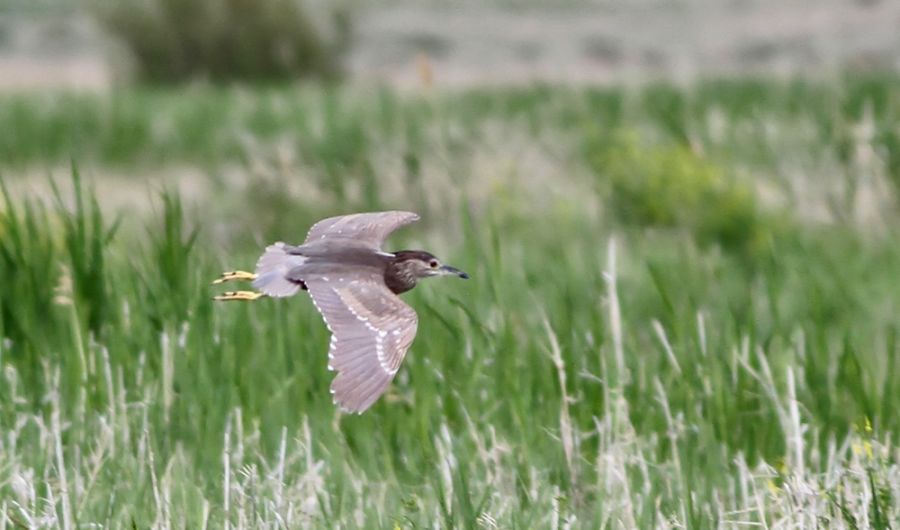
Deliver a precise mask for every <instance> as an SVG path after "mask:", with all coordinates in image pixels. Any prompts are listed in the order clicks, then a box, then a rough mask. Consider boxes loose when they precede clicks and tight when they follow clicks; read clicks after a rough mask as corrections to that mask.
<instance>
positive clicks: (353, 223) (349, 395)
mask: <svg viewBox="0 0 900 530" xmlns="http://www.w3.org/2000/svg"><path fill="white" fill-rule="evenodd" d="M418 220H419V216H418V215H417V214H415V213H413V212H404V211H385V212H368V213H355V214H350V215H342V216H337V217H329V218H327V219H323V220H321V221H319V222H317V223H315V224H314V225H313V226H312V228H310V230H309V233H308V234H307V236H306V240H305V241H304V242H303V244H301V245H296V246H295V245H289V244H286V243H284V242H280V241H279V242H277V243H274V244H272V245H269V246H267V247H266V249H265V252H264V253H263V254H262V256H260V258H259V260H258V261H257V263H256V269H255V270H254V272H248V271H241V270H236V271H229V272H224V273H222V276H221V277H219V278H218V279H216V280H215V281H213V284H220V283H224V282H230V281H250V282H252V286H253V288H254V289H255V290H252V291H229V292H226V293H223V294H221V295H218V296H215V297H214V299H215V300H218V301H232V300H244V301H252V300H258V299H260V298H264V297H273V298H283V297H289V296H294V295H296V294H297V293H299V292H301V291H306V292H308V293H309V296H310V298H311V299H312V302H313V305H314V306H315V307H316V309H317V310H318V312H319V313H320V314H321V315H322V318H323V320H324V321H325V325H326V326H327V328H328V330H329V331H330V333H331V339H330V341H329V348H328V369H329V370H332V371H337V375H336V376H335V377H334V379H333V380H332V382H331V394H332V397H333V401H334V403H335V404H336V405H338V406H339V407H340V408H341V409H342V410H344V411H346V412H355V413H358V414H362V413H363V412H364V411H366V410H367V409H368V408H369V407H371V406H372V405H373V404H374V403H375V402H376V401H377V400H378V398H379V397H380V396H381V395H382V394H383V393H384V392H385V391H386V390H387V388H388V386H389V385H390V383H391V381H392V380H393V379H394V376H395V375H396V374H397V371H398V369H399V368H400V364H401V363H402V362H403V358H404V357H405V356H406V352H407V351H408V350H409V348H410V345H412V342H413V339H414V338H415V336H416V330H417V328H418V322H419V319H418V316H417V315H416V311H415V310H414V309H413V308H412V307H410V306H409V305H408V304H407V303H406V302H404V301H403V300H401V299H400V297H399V295H400V294H402V293H405V292H407V291H410V290H412V289H413V288H414V287H415V286H416V285H417V284H418V282H419V280H422V279H424V278H430V277H434V276H452V277H457V278H462V279H468V278H469V275H468V274H466V273H465V272H463V271H461V270H459V269H457V268H455V267H451V266H449V265H445V264H443V263H442V262H441V261H440V260H439V259H438V258H436V257H435V256H434V255H433V254H431V253H430V252H426V251H424V250H400V251H396V252H385V251H384V250H382V248H381V247H382V245H383V244H384V241H385V239H387V237H388V236H389V235H390V234H391V233H392V232H394V231H395V230H397V229H398V228H400V227H402V226H405V225H408V224H410V223H413V222H415V221H418Z"/></svg>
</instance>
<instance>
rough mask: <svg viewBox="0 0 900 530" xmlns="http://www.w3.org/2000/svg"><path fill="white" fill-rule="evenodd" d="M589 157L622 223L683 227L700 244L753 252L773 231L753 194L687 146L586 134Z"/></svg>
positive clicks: (618, 135) (629, 136)
mask: <svg viewBox="0 0 900 530" xmlns="http://www.w3.org/2000/svg"><path fill="white" fill-rule="evenodd" d="M586 137H587V138H588V141H587V158H588V161H589V163H590V166H591V168H592V169H593V170H594V171H595V172H596V173H597V175H598V177H599V178H600V183H601V187H602V188H603V189H604V191H605V192H606V193H607V194H608V198H609V204H610V207H611V210H612V212H613V213H614V215H615V216H616V218H617V219H618V220H620V221H622V222H624V223H626V224H631V225H637V226H648V227H663V228H681V229H685V230H687V231H689V232H690V233H691V234H692V235H693V236H694V237H695V238H696V239H697V241H698V242H700V243H701V244H709V243H717V244H719V245H721V246H722V247H723V248H726V249H735V250H741V251H749V252H751V253H752V252H755V251H757V250H760V249H761V248H763V247H764V246H765V244H766V242H767V240H768V239H769V238H770V236H771V235H772V233H773V231H774V230H775V225H776V220H775V219H774V218H773V217H772V216H769V215H766V214H764V213H763V212H762V211H761V210H760V207H759V205H758V203H757V199H756V195H755V194H754V192H753V190H752V189H751V188H750V187H749V186H748V185H747V184H745V183H742V182H739V181H738V180H737V179H735V178H734V176H733V175H731V174H730V173H729V172H727V171H726V170H725V169H724V168H722V167H720V166H718V165H717V164H714V163H713V162H711V161H709V160H706V159H705V158H703V157H702V156H701V155H698V154H697V153H695V152H694V151H693V150H691V149H690V148H689V147H687V146H685V145H682V144H677V145H672V146H654V147H646V146H643V145H641V143H640V142H639V141H638V139H637V138H636V137H635V136H634V135H632V134H627V133H616V134H613V135H608V136H606V135H604V136H601V135H597V134H588V135H587V136H586Z"/></svg>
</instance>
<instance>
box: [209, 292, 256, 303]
mask: <svg viewBox="0 0 900 530" xmlns="http://www.w3.org/2000/svg"><path fill="white" fill-rule="evenodd" d="M263 296H266V294H265V293H258V292H256V291H228V292H227V293H222V294H220V295H217V296H214V297H213V300H216V301H218V302H228V301H231V300H246V301H251V300H256V299H257V298H262V297H263Z"/></svg>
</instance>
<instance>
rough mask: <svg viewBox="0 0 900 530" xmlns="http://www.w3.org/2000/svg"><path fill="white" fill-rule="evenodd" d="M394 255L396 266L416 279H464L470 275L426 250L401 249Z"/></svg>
mask: <svg viewBox="0 0 900 530" xmlns="http://www.w3.org/2000/svg"><path fill="white" fill-rule="evenodd" d="M394 256H395V258H394V266H395V267H397V268H398V269H402V270H403V272H405V273H406V274H409V275H410V276H411V277H413V278H415V279H416V280H419V279H421V278H428V277H431V276H457V277H459V278H462V279H464V280H468V279H469V275H468V274H466V273H465V272H463V271H461V270H459V269H457V268H456V267H451V266H450V265H444V264H443V263H441V260H439V259H437V258H436V257H435V256H434V255H433V254H431V253H429V252H425V251H424V250H401V251H399V252H395V253H394Z"/></svg>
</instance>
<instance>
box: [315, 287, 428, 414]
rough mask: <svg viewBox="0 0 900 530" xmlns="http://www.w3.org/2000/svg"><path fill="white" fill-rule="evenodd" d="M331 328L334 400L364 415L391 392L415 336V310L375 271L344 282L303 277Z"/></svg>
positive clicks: (330, 364) (329, 355) (416, 320)
mask: <svg viewBox="0 0 900 530" xmlns="http://www.w3.org/2000/svg"><path fill="white" fill-rule="evenodd" d="M305 281H306V285H307V287H308V288H309V294H310V296H311V297H312V299H313V303H315V305H316V309H318V310H319V313H321V314H322V317H323V318H324V319H325V324H326V325H327V326H328V329H329V331H331V344H330V347H329V350H328V368H329V369H331V370H337V372H338V375H337V377H335V378H334V381H332V383H331V393H332V394H333V395H334V401H335V403H337V404H339V405H340V406H341V407H342V408H343V409H345V410H347V411H350V412H358V413H361V412H363V411H364V410H366V409H368V408H369V407H370V406H372V404H373V403H375V401H376V400H377V399H378V398H379V396H381V394H383V393H384V391H385V390H387V387H388V385H389V384H390V382H391V380H392V379H393V378H394V375H395V374H396V373H397V369H398V368H400V363H401V362H403V357H404V356H405V355H406V352H407V350H409V346H410V344H412V341H413V339H414V338H415V336H416V328H417V326H418V318H417V317H416V312H415V310H413V308H411V307H410V306H408V305H407V304H406V303H405V302H403V301H402V300H400V298H398V297H397V295H395V294H394V293H392V292H391V291H390V290H388V288H387V287H386V286H385V285H384V283H383V282H382V281H380V278H377V277H375V276H374V275H373V276H372V277H370V278H363V279H353V280H349V281H348V280H346V279H344V278H340V277H333V276H328V277H326V276H313V277H306V278H305Z"/></svg>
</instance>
